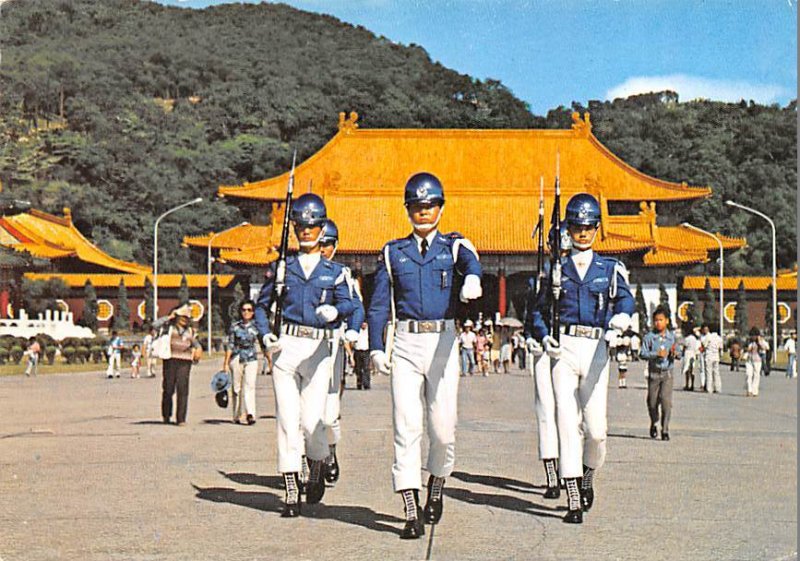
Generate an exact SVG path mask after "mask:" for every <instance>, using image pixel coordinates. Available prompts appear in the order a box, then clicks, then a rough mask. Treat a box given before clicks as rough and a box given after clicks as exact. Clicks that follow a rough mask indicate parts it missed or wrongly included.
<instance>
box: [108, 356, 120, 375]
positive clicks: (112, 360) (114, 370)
mask: <svg viewBox="0 0 800 561" xmlns="http://www.w3.org/2000/svg"><path fill="white" fill-rule="evenodd" d="M121 364H122V353H111V354H110V355H108V370H106V376H119V371H120V368H121Z"/></svg>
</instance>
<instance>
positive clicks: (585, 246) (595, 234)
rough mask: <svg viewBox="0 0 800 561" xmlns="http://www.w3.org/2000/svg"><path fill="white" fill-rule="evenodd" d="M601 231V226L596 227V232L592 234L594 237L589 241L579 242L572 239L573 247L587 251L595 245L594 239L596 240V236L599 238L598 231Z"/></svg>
mask: <svg viewBox="0 0 800 561" xmlns="http://www.w3.org/2000/svg"><path fill="white" fill-rule="evenodd" d="M599 231H600V228H595V230H594V234H593V235H592V239H591V240H589V242H588V243H585V244H579V243H578V242H576V241H575V240H572V247H574V248H575V249H579V250H581V251H586V250H587V249H589V248H590V247H592V246H593V245H594V240H595V238H597V232H599Z"/></svg>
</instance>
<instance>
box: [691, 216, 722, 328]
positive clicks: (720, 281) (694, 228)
mask: <svg viewBox="0 0 800 561" xmlns="http://www.w3.org/2000/svg"><path fill="white" fill-rule="evenodd" d="M682 226H683V227H685V228H689V229H690V230H694V231H695V232H699V233H701V234H703V235H705V236H708V237H710V238H714V241H716V242H717V244H718V245H719V336H720V338H721V339H722V340H723V341H724V340H725V334H724V333H723V326H724V323H725V296H724V294H725V289H724V287H723V283H724V281H725V249H724V248H723V247H722V240H721V239H719V237H717V236H715V235H714V234H712V233H711V232H706V231H705V230H703V229H701V228H698V227H697V226H693V225H691V224H689V223H688V222H684V223H683V224H682Z"/></svg>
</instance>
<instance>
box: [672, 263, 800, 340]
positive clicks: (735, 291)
mask: <svg viewBox="0 0 800 561" xmlns="http://www.w3.org/2000/svg"><path fill="white" fill-rule="evenodd" d="M706 284H708V286H709V287H710V288H711V294H712V297H713V301H712V305H715V309H716V310H719V284H720V283H719V277H718V276H713V275H712V276H692V275H687V276H685V277H683V279H682V281H681V283H680V288H679V290H678V301H679V304H678V317H679V318H680V319H681V320H685V319H686V313H687V311H688V309H689V307H690V306H691V304H692V300H693V297H695V296H696V297H697V300H698V301H699V302H700V303H702V305H705V302H706V301H707V296H706ZM740 284H741V285H742V288H744V290H745V298H746V299H747V319H748V324H749V325H750V327H758V328H759V329H761V331H762V333H764V334H765V335H770V336H771V334H772V325H767V321H766V318H767V315H768V311H767V310H768V309H769V310H770V311H771V310H772V276H759V277H742V276H730V277H728V276H726V277H724V278H723V279H722V294H723V304H724V307H725V315H724V316H723V317H724V318H725V319H724V324H723V326H724V329H725V330H726V331H727V330H729V329H730V330H733V328H734V325H735V320H736V309H737V306H738V305H739V302H737V298H738V297H739V296H738V295H739V285H740ZM775 284H776V287H777V291H776V293H777V297H778V330H779V331H781V332H783V335H784V337H785V336H786V335H788V333H789V332H790V331H793V330H796V329H797V269H796V268H795V270H793V271H778V273H777V274H776V276H775ZM740 335H741V334H740Z"/></svg>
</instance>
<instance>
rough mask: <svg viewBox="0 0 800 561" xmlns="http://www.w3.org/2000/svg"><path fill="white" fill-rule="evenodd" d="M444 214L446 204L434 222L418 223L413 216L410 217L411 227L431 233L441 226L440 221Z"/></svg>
mask: <svg viewBox="0 0 800 561" xmlns="http://www.w3.org/2000/svg"><path fill="white" fill-rule="evenodd" d="M443 214H444V205H442V209H441V210H440V211H439V216H437V217H436V220H435V221H434V223H433V224H417V223H416V222H414V221H413V220H411V217H410V216H409V217H408V222H409V223H410V224H411V227H412V228H414V229H415V230H420V231H421V232H424V233H425V234H426V235H427V234H429V233H430V232H431V231H432V230H434V229H435V228H436V227H437V226H439V221H440V220H441V219H442V215H443Z"/></svg>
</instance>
